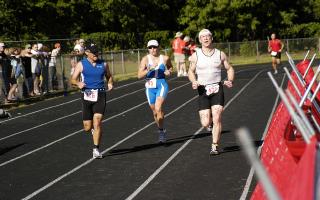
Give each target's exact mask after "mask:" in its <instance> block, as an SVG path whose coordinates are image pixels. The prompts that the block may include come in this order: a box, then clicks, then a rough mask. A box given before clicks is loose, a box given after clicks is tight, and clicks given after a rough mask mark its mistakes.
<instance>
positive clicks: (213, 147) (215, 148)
mask: <svg viewBox="0 0 320 200" xmlns="http://www.w3.org/2000/svg"><path fill="white" fill-rule="evenodd" d="M218 154H219V150H218V144H212V145H211V150H210V155H218Z"/></svg>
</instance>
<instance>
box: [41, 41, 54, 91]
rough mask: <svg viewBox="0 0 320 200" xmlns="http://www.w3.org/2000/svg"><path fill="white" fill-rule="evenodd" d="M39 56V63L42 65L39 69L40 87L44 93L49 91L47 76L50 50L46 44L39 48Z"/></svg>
mask: <svg viewBox="0 0 320 200" xmlns="http://www.w3.org/2000/svg"><path fill="white" fill-rule="evenodd" d="M39 50H40V53H41V56H40V60H41V65H42V70H41V75H40V88H41V91H42V93H43V94H46V93H47V92H48V91H49V87H48V79H49V78H48V77H49V74H48V73H49V72H48V70H49V62H50V59H51V56H50V55H51V51H50V49H49V48H48V47H47V46H43V45H42V47H41V48H40V49H39Z"/></svg>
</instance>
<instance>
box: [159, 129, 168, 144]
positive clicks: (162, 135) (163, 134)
mask: <svg viewBox="0 0 320 200" xmlns="http://www.w3.org/2000/svg"><path fill="white" fill-rule="evenodd" d="M166 141H167V137H166V129H162V130H159V142H160V143H165V142H166Z"/></svg>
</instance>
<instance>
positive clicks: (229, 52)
mask: <svg viewBox="0 0 320 200" xmlns="http://www.w3.org/2000/svg"><path fill="white" fill-rule="evenodd" d="M228 54H229V55H228V57H229V60H231V46H230V42H228Z"/></svg>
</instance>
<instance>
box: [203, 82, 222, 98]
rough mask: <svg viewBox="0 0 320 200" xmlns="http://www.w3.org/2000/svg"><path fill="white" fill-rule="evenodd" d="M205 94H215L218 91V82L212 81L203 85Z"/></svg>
mask: <svg viewBox="0 0 320 200" xmlns="http://www.w3.org/2000/svg"><path fill="white" fill-rule="evenodd" d="M205 89H206V95H207V96H210V95H211V94H216V93H218V92H219V83H214V84H210V85H206V86H205Z"/></svg>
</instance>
